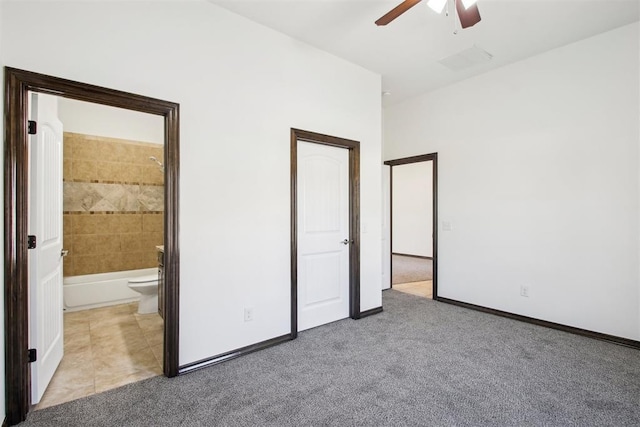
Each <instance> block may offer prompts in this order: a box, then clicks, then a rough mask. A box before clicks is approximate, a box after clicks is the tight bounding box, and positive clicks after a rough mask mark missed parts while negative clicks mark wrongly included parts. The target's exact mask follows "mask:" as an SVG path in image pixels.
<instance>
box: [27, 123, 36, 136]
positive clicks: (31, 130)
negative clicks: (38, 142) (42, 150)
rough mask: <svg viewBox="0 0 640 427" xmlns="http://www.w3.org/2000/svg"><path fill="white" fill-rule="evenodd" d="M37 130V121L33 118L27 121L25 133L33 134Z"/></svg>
mask: <svg viewBox="0 0 640 427" xmlns="http://www.w3.org/2000/svg"><path fill="white" fill-rule="evenodd" d="M37 131H38V123H36V121H35V120H29V121H27V133H28V134H29V135H35V134H36V132H37Z"/></svg>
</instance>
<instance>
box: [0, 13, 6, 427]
mask: <svg viewBox="0 0 640 427" xmlns="http://www.w3.org/2000/svg"><path fill="white" fill-rule="evenodd" d="M4 13H5V12H4V2H2V1H0V23H2V22H3V20H4ZM4 66H5V60H4V36H3V34H2V31H0V71H1V72H2V73H3V75H4ZM2 80H3V82H4V77H3V78H2ZM0 93H1V94H2V102H0V117H4V84H3V85H2V88H0ZM0 135H2V140H3V141H4V120H0ZM0 151H2V152H1V153H0V162H1V163H2V164H3V165H4V148H3V149H2V150H0ZM0 211H2V212H4V197H0ZM0 229H2V235H3V236H4V221H2V224H0ZM0 259H4V245H0ZM2 280H3V283H2V284H3V286H2V292H0V307H2V310H3V313H4V293H5V289H4V274H3V279H2ZM0 331H2V339H0V375H2V377H1V378H2V380H0V420H1V421H4V419H5V413H6V410H5V405H6V400H5V381H4V378H5V357H4V315H2V316H0ZM1 421H0V422H1Z"/></svg>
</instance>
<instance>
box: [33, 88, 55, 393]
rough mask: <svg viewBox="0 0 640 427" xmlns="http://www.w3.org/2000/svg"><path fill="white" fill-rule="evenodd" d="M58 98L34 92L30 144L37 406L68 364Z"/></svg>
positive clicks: (34, 368) (34, 370)
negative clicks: (63, 362) (65, 358)
mask: <svg viewBox="0 0 640 427" xmlns="http://www.w3.org/2000/svg"><path fill="white" fill-rule="evenodd" d="M57 105H58V101H57V99H56V97H54V96H51V95H44V94H36V93H32V94H31V120H33V121H35V122H36V128H37V132H36V134H35V135H32V136H31V139H30V141H29V155H30V159H29V168H30V170H29V235H33V236H36V248H35V249H30V250H29V298H30V301H29V310H30V312H29V343H30V346H31V348H35V349H36V351H37V361H36V362H35V363H32V364H31V403H32V404H36V403H38V402H39V401H40V399H41V398H42V395H43V394H44V392H45V390H46V388H47V385H48V384H49V381H51V378H52V377H53V374H54V373H55V371H56V368H57V367H58V365H59V364H60V361H61V360H62V355H63V351H64V341H63V330H64V328H63V317H62V314H63V313H62V309H63V306H62V236H63V234H62V123H61V122H60V120H59V119H58V111H57V110H58V107H57Z"/></svg>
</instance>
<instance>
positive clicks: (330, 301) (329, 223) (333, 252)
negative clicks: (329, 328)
mask: <svg viewBox="0 0 640 427" xmlns="http://www.w3.org/2000/svg"><path fill="white" fill-rule="evenodd" d="M297 152H298V159H297V164H298V179H297V182H298V194H297V197H298V213H297V215H298V331H303V330H305V329H309V328H313V327H315V326H319V325H323V324H326V323H329V322H333V321H336V320H340V319H344V318H347V317H349V247H350V243H351V242H350V240H349V239H350V238H349V150H347V149H344V148H337V147H331V146H327V145H322V144H313V143H308V142H302V141H298V150H297Z"/></svg>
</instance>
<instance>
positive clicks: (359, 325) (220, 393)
mask: <svg viewBox="0 0 640 427" xmlns="http://www.w3.org/2000/svg"><path fill="white" fill-rule="evenodd" d="M383 304H384V310H385V311H384V312H383V313H380V314H377V315H374V316H370V317H367V318H364V319H361V320H351V319H345V320H342V321H339V322H334V323H331V324H328V325H325V326H321V327H318V328H314V329H310V330H308V331H304V332H302V333H300V335H299V337H298V339H296V340H294V341H290V342H287V343H284V344H281V345H278V346H275V347H271V348H269V349H266V350H263V351H259V352H256V353H252V354H250V355H247V356H244V357H240V358H238V359H234V360H231V361H228V362H225V363H222V364H219V365H216V366H213V367H210V368H207V369H202V370H200V371H196V372H193V373H190V374H187V375H184V376H180V377H177V378H173V379H168V378H165V377H155V378H151V379H148V380H144V381H141V382H138V383H135V384H129V385H126V386H124V387H121V388H118V389H115V390H110V391H107V392H105V393H101V394H97V395H94V396H91V397H86V398H83V399H80V400H76V401H73V402H69V403H64V404H62V405H59V406H53V407H50V408H46V409H42V410H40V411H35V412H33V413H31V414H30V415H29V417H28V420H27V422H25V423H24V424H23V425H22V427H30V426H296V427H299V426H341V427H342V426H581V427H582V426H587V427H588V426H617V427H624V426H634V427H637V426H638V425H640V404H639V402H640V352H639V351H638V350H636V349H631V348H627V347H622V346H618V345H615V344H610V343H605V342H602V341H596V340H593V339H589V338H585V337H581V336H577V335H571V334H568V333H565V332H561V331H557V330H553V329H547V328H543V327H540V326H535V325H531V324H527V323H522V322H518V321H515V320H511V319H506V318H502V317H497V316H493V315H490V314H486V313H480V312H477V311H472V310H468V309H465V308H461V307H455V306H452V305H448V304H444V303H440V302H436V301H433V300H429V299H426V298H420V297H416V296H413V295H407V294H403V293H401V292H397V291H394V290H389V291H385V292H384V293H383Z"/></svg>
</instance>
